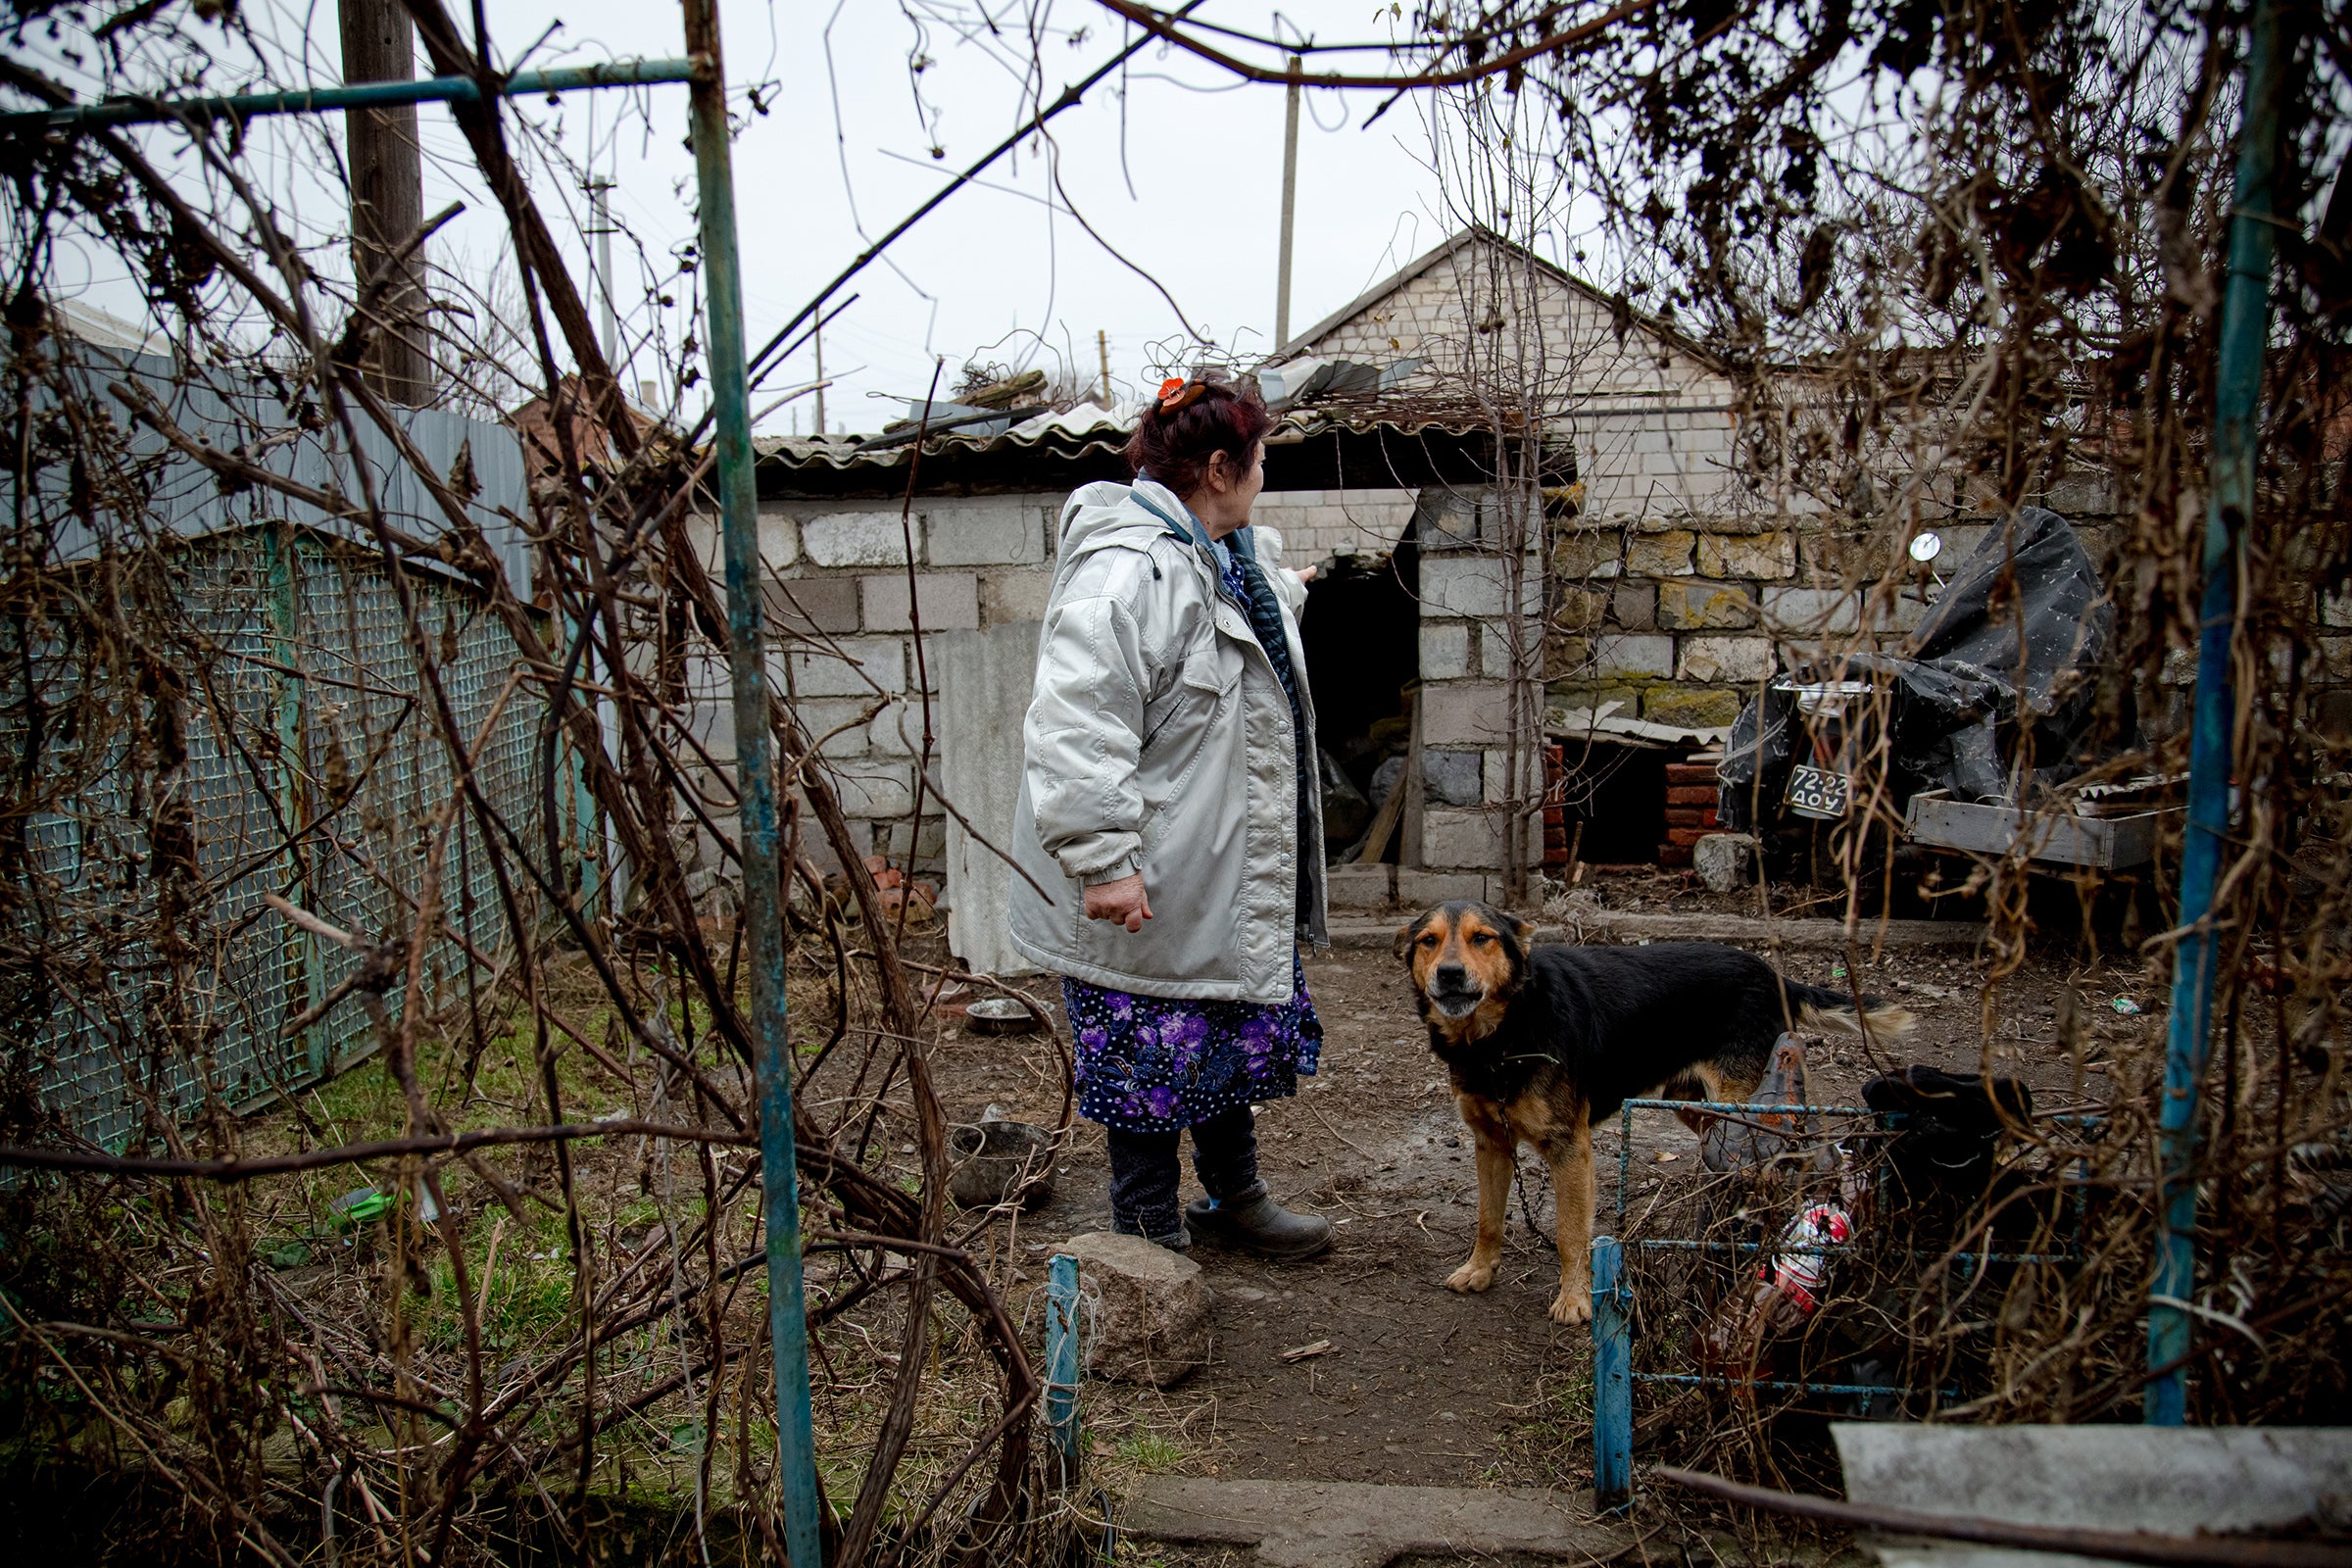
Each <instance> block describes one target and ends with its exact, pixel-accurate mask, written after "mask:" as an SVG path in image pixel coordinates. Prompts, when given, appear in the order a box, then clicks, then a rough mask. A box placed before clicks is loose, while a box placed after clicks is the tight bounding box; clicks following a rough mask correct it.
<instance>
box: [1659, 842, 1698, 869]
mask: <svg viewBox="0 0 2352 1568" xmlns="http://www.w3.org/2000/svg"><path fill="white" fill-rule="evenodd" d="M1658 863H1659V864H1660V865H1689V864H1690V863H1691V847H1690V846H1689V845H1687V844H1661V845H1659V846H1658Z"/></svg>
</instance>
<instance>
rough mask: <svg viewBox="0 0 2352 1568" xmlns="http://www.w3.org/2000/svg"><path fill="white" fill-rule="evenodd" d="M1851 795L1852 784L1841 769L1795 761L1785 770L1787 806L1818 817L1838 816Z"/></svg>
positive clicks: (1833, 820)
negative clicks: (1840, 771) (1795, 762)
mask: <svg viewBox="0 0 2352 1568" xmlns="http://www.w3.org/2000/svg"><path fill="white" fill-rule="evenodd" d="M1852 799H1853V786H1852V785H1851V784H1850V783H1848V782H1847V780H1846V777H1845V775H1844V774H1843V773H1833V772H1831V771H1830V770H1829V769H1828V768H1826V767H1808V766H1805V765H1803V764H1801V763H1800V764H1798V765H1797V766H1796V767H1793V768H1791V769H1789V809H1790V810H1791V811H1794V812H1795V813H1796V814H1797V815H1799V816H1810V817H1813V818H1815V819H1816V820H1818V821H1823V822H1836V821H1838V820H1841V819H1842V818H1843V817H1844V815H1845V812H1846V808H1847V806H1848V805H1849V804H1851V802H1852Z"/></svg>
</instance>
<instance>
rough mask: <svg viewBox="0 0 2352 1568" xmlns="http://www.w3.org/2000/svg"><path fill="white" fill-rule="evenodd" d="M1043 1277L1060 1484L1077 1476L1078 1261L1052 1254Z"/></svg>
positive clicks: (1050, 1419)
mask: <svg viewBox="0 0 2352 1568" xmlns="http://www.w3.org/2000/svg"><path fill="white" fill-rule="evenodd" d="M1047 1270H1048V1272H1047V1276H1046V1425H1047V1426H1048V1427H1050V1428H1052V1429H1053V1433H1054V1452H1055V1453H1057V1454H1059V1455H1060V1456H1061V1475H1062V1480H1063V1481H1064V1482H1065V1483H1067V1482H1069V1481H1072V1480H1075V1479H1076V1478H1077V1475H1078V1260H1077V1259H1076V1258H1074V1257H1072V1256H1070V1255H1069V1253H1067V1252H1056V1253H1054V1258H1053V1261H1052V1262H1050V1263H1049V1264H1047Z"/></svg>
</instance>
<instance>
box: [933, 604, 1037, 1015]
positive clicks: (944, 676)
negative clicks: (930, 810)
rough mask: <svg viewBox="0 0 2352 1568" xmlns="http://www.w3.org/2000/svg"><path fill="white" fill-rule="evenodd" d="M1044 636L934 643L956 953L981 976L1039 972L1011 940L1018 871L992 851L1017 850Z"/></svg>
mask: <svg viewBox="0 0 2352 1568" xmlns="http://www.w3.org/2000/svg"><path fill="white" fill-rule="evenodd" d="M1037 635H1038V627H1037V625H1036V623H1034V622H1019V621H1015V622H1010V623H1008V624H1005V625H1001V626H994V627H991V628H990V629H989V630H987V631H984V632H972V631H963V632H950V633H947V634H946V635H944V636H942V637H940V638H938V639H937V640H936V641H935V642H934V643H933V644H932V655H933V658H934V659H935V660H936V661H937V662H938V668H939V709H938V713H937V715H936V718H935V721H934V725H933V728H934V730H935V732H936V733H937V734H938V736H939V745H940V758H939V771H938V773H937V775H935V776H936V777H937V780H938V783H939V787H940V789H941V790H942V791H944V792H945V793H946V795H947V797H948V799H949V800H950V801H952V802H954V803H955V806H956V812H957V813H958V814H957V815H955V816H951V817H950V818H949V819H948V830H947V832H948V842H947V851H948V855H947V895H948V950H949V951H950V952H952V953H954V954H955V955H956V956H957V957H959V958H961V959H962V960H963V961H964V963H965V964H966V965H967V966H968V967H969V968H970V969H971V970H972V971H973V972H974V973H976V974H1000V975H1001V974H1018V973H1021V972H1024V971H1026V970H1027V969H1029V968H1030V967H1031V965H1030V962H1029V960H1028V959H1026V958H1024V957H1022V956H1021V955H1020V954H1019V953H1018V952H1016V951H1015V950H1014V948H1013V946H1012V941H1011V938H1010V936H1009V935H1008V934H1007V933H1008V932H1009V930H1010V926H1011V908H1012V879H1013V876H1014V874H1015V873H1014V872H1013V869H1012V867H1011V866H1009V865H1007V864H1005V859H1004V858H1003V856H1000V855H999V854H998V853H997V851H996V850H992V849H990V848H989V845H991V844H993V845H995V846H996V847H997V849H999V850H1003V851H1005V853H1006V854H1010V853H1011V850H1012V823H1013V812H1014V810H1015V809H1017V808H1018V806H1019V803H1020V791H1021V721H1022V718H1023V716H1024V715H1025V714H1026V713H1027V712H1028V711H1029V693H1030V687H1031V685H1032V684H1033V682H1034V681H1035V678H1036V672H1037ZM918 733H919V730H918ZM967 821H968V822H969V823H970V826H968V827H967V826H966V825H965V823H966V822H967ZM973 828H977V829H978V830H979V832H980V834H981V835H982V836H983V837H984V838H985V839H986V841H987V842H986V843H983V842H982V841H981V838H978V837H974V835H973V831H972V829H973ZM1047 891H1048V892H1049V893H1051V894H1053V895H1054V897H1055V898H1056V899H1065V898H1069V897H1071V890H1070V889H1069V888H1068V887H1066V886H1056V887H1051V888H1049V889H1047Z"/></svg>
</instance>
